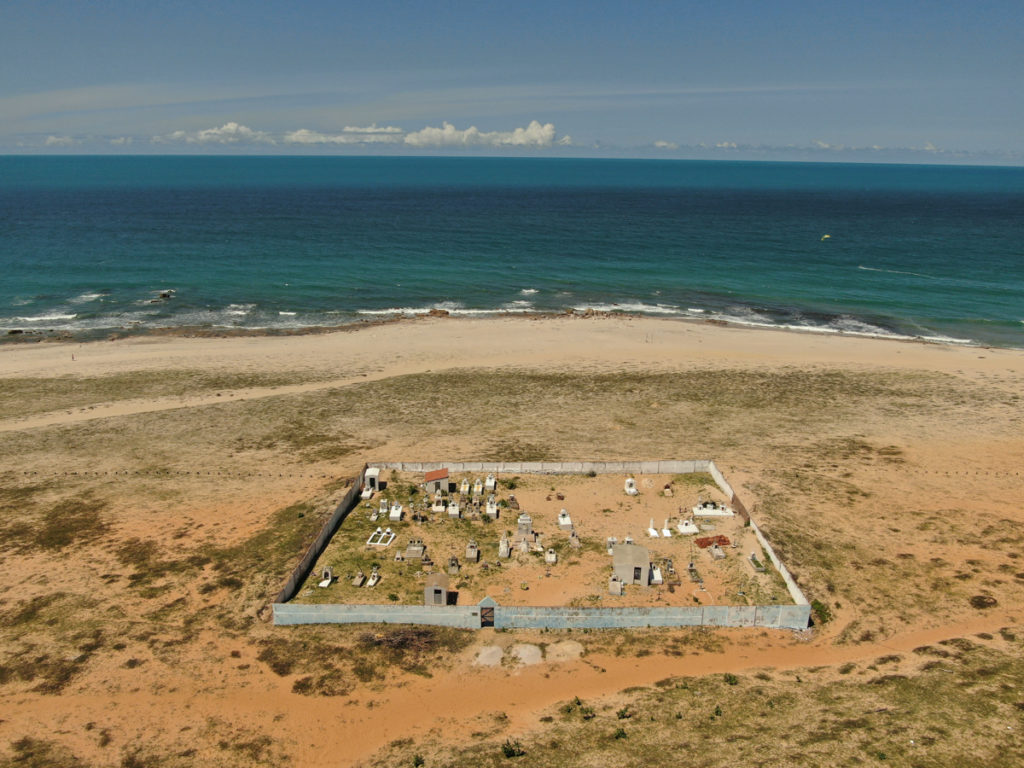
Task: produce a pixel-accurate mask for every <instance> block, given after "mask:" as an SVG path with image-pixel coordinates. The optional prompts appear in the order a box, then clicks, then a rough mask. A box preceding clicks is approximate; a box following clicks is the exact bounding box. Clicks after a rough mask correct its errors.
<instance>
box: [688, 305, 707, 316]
mask: <svg viewBox="0 0 1024 768" xmlns="http://www.w3.org/2000/svg"><path fill="white" fill-rule="evenodd" d="M686 311H687V312H693V314H695V315H703V314H704V313H705V312H707V310H706V309H697V308H696V307H687V308H686Z"/></svg>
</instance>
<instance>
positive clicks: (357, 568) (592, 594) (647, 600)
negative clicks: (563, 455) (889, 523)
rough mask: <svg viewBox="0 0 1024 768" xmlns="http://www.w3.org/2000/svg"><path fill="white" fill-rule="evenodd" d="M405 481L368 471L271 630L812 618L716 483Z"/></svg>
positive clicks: (516, 474)
mask: <svg viewBox="0 0 1024 768" xmlns="http://www.w3.org/2000/svg"><path fill="white" fill-rule="evenodd" d="M660 464H663V465H669V466H666V467H665V468H673V467H672V466H671V465H673V464H683V463H681V462H675V463H672V462H661V463H660ZM686 464H690V465H695V467H694V468H695V469H699V468H700V466H696V465H699V463H697V462H688V463H686ZM705 464H707V465H710V467H709V468H712V469H713V470H714V472H715V473H717V468H713V465H712V464H711V463H710V462H705ZM424 466H430V467H431V468H430V469H425V470H424V469H422V468H421V467H424ZM407 467H408V465H374V466H371V467H367V469H366V470H364V473H363V474H362V475H361V483H360V485H359V487H358V488H356V489H354V490H355V491H357V493H354V494H353V499H352V503H353V504H354V506H352V508H351V509H350V511H348V512H347V514H346V515H345V516H344V517H343V519H342V522H341V523H340V524H339V525H338V527H337V530H336V531H335V532H334V533H333V536H331V537H330V538H329V540H328V541H327V542H326V546H324V547H323V550H322V552H320V553H319V557H317V558H316V560H315V563H314V565H313V567H312V568H311V569H309V572H308V573H305V574H302V576H301V579H297V580H296V582H295V587H294V595H293V596H290V600H289V596H284V597H283V599H281V598H279V600H278V601H277V603H276V604H275V606H274V607H275V620H278V619H280V620H278V623H302V620H301V619H299V618H296V617H299V616H300V615H301V612H302V609H301V608H300V606H310V609H311V610H312V607H313V606H324V607H325V608H326V607H328V606H346V607H350V609H351V610H356V611H357V614H358V615H359V616H363V617H365V616H371V615H373V612H374V610H375V609H374V606H377V607H379V609H380V613H381V616H382V618H381V619H380V620H382V621H391V620H398V621H400V620H401V619H395V618H394V616H396V615H400V612H399V614H396V613H395V611H396V610H397V609H398V607H400V606H407V607H408V609H407V612H408V611H411V612H412V613H409V614H408V615H409V616H413V614H415V617H420V616H427V617H428V618H427V619H416V618H415V617H414V618H412V619H408V620H409V621H417V620H423V621H424V622H425V623H430V619H429V617H431V616H437V617H440V616H441V613H438V612H437V611H436V609H438V608H443V609H447V610H452V609H453V607H462V608H463V609H466V608H469V607H472V608H473V611H474V612H473V616H474V617H475V616H477V613H478V610H483V611H484V612H488V611H489V612H490V613H489V615H490V616H492V617H493V615H494V613H493V612H494V607H486V608H479V606H481V605H485V606H492V605H493V606H501V607H502V608H501V609H499V610H502V609H505V608H506V607H507V609H508V610H512V609H513V608H514V609H515V610H517V611H520V612H522V611H535V610H536V611H546V612H548V613H550V612H551V611H554V610H557V609H559V608H562V609H567V610H577V609H617V610H620V611H623V610H629V611H632V612H633V615H634V616H643V615H647V614H644V613H643V611H645V610H647V609H651V610H652V611H654V612H655V613H657V612H661V614H664V615H665V616H669V615H673V616H675V615H677V614H678V615H680V616H682V615H685V616H694V615H697V614H694V613H693V611H694V609H701V608H708V609H711V608H713V607H719V608H730V609H731V608H733V607H735V608H737V609H738V608H742V607H749V608H750V611H748V613H749V614H750V617H751V619H750V621H740V622H739V623H750V624H752V623H763V624H764V625H765V626H770V625H777V624H772V623H771V622H770V621H768V620H765V621H764V622H759V621H755V620H754V618H753V617H754V615H755V614H754V607H756V606H760V607H768V606H780V607H781V606H789V607H792V608H798V607H799V608H801V609H802V607H803V606H801V605H800V602H801V600H802V597H803V596H802V595H801V594H800V593H799V589H798V588H796V585H795V583H793V582H792V579H791V578H789V577H788V574H786V573H785V569H784V567H782V566H781V564H780V563H778V560H777V558H776V557H775V556H774V553H773V552H771V551H770V547H768V545H767V541H766V540H765V539H764V537H763V535H762V534H761V533H760V531H759V530H758V529H757V526H756V524H753V523H752V522H751V521H750V518H749V515H748V514H747V512H746V510H745V508H743V507H742V504H741V502H739V500H738V499H736V497H735V496H734V495H733V494H731V488H729V486H728V485H727V484H725V483H724V479H722V483H719V482H718V481H717V480H716V478H715V477H713V476H712V474H711V473H709V472H702V471H689V472H653V473H642V472H628V471H625V472H623V471H618V472H601V473H598V472H596V471H593V470H591V471H586V472H583V471H581V472H558V473H554V472H550V471H549V472H536V471H534V472H530V471H524V470H529V469H530V468H529V467H525V466H523V465H520V466H519V467H514V468H513V471H508V472H494V471H482V470H478V469H473V470H468V471H467V470H465V469H462V468H460V467H459V465H457V464H453V465H451V466H439V465H412V467H413V468H407ZM659 468H660V467H659ZM676 468H677V467H676ZM719 477H721V476H720V474H719ZM722 485H725V488H724V489H723V487H722ZM733 504H736V506H737V507H738V508H737V509H734V508H733V506H732V505H733ZM766 547H767V549H766ZM780 569H781V570H780ZM367 574H369V576H367ZM794 590H795V592H794ZM286 602H287V604H286V605H284V604H285V603H286ZM805 602H806V601H804V603H805ZM414 607H415V608H414ZM285 609H288V610H285ZM424 609H429V610H427V611H426V613H424ZM669 609H672V610H669ZM678 609H686V611H684V612H683V613H680V612H679V610H678ZM665 610H668V613H665ZM758 610H760V609H758ZM431 611H434V613H431ZM637 612H640V613H637ZM307 613H308V615H310V616H314V615H319V616H325V615H326V614H324V613H323V612H322V611H321V612H319V613H318V612H317V611H312V613H309V612H307ZM442 613H443V611H442ZM598 613H602V614H603V613H606V611H598ZM698 613H699V611H698ZM804 613H805V612H804V611H797V614H799V615H800V616H802V615H804ZM278 614H280V616H278ZM385 614H387V615H388V616H390V617H391V618H384V615H385ZM612 614H614V610H613V611H612ZM353 615H356V614H353ZM552 615H553V614H552ZM709 615H711V614H709ZM716 615H717V614H716ZM721 615H722V616H725V615H726V614H721ZM734 615H735V616H739V615H740V613H735V612H734ZM742 615H746V613H743V614H742ZM772 615H773V616H775V615H779V614H778V612H775V613H772ZM787 615H789V614H787ZM794 615H796V614H794ZM289 617H290V618H289ZM311 620H324V621H326V620H327V619H324V618H320V619H316V618H313V619H311ZM349 620H354V619H349ZM475 620H476V619H473V621H475ZM531 620H539V621H544V622H546V621H548V620H547V619H536V617H533V619H531ZM666 621H667V620H666ZM793 621H794V620H793V619H792V618H789V619H787V620H785V621H784V622H783V624H787V625H788V624H792V623H793ZM799 622H800V619H799V618H798V619H796V623H799ZM441 623H446V622H445V621H441ZM654 623H660V622H657V621H655V622H654ZM667 623H669V624H671V623H672V622H671V621H667ZM677 623H679V622H677ZM682 623H723V624H724V623H732V622H730V621H727V620H725V619H723V620H721V621H712V622H708V621H697V622H691V621H683V622H682ZM484 625H485V626H486V622H485V623H484ZM541 625H542V626H559V623H558V621H557V620H555V621H554V622H553V623H542V624H541ZM569 625H570V626H571V625H573V624H572V623H570V624H569ZM633 625H637V624H636V623H635V622H634V624H633Z"/></svg>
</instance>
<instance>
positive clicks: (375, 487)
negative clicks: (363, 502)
mask: <svg viewBox="0 0 1024 768" xmlns="http://www.w3.org/2000/svg"><path fill="white" fill-rule="evenodd" d="M379 490H380V467H370V468H368V469H367V470H366V472H364V473H363V492H362V494H361V498H364V499H369V498H370V497H371V496H373V494H375V493H376V492H377V491H379Z"/></svg>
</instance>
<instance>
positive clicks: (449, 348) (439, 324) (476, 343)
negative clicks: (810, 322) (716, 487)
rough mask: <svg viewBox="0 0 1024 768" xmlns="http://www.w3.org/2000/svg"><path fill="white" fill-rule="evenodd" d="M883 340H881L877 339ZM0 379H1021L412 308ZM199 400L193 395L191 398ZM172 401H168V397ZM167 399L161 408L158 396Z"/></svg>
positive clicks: (925, 364)
mask: <svg viewBox="0 0 1024 768" xmlns="http://www.w3.org/2000/svg"><path fill="white" fill-rule="evenodd" d="M886 342H888V343H886ZM0 361H3V363H4V365H3V371H2V372H0V381H2V380H3V379H4V378H18V377H27V378H31V377H60V376H68V375H73V376H106V375H109V374H121V375H127V374H130V373H133V372H139V371H146V370H150V371H151V370H158V371H159V370H163V371H173V372H181V371H212V372H226V371H236V372H237V371H244V372H246V373H260V374H264V373H276V374H278V375H283V376H285V377H286V378H287V377H294V382H295V383H294V384H292V383H287V384H285V385H284V386H261V385H259V384H255V385H254V386H253V387H251V389H252V392H250V393H248V395H247V396H255V397H262V396H270V395H273V394H275V393H280V392H281V391H282V390H291V389H294V388H296V387H300V388H301V389H303V390H309V389H328V388H330V387H332V386H338V385H339V384H340V383H342V382H344V383H345V384H349V383H354V382H356V381H360V380H362V381H367V380H380V379H387V378H392V377H396V376H402V375H406V374H417V373H430V372H434V373H436V372H440V371H458V370H470V369H479V370H484V369H489V370H495V369H502V368H506V369H511V368H520V369H524V370H527V369H528V370H538V371H554V372H588V373H597V372H604V373H608V372H614V371H620V370H625V369H640V370H651V371H662V372H669V371H677V370H684V369H690V370H692V369H700V368H719V369H721V368H738V369H739V368H748V369H749V368H777V367H792V368H812V367H825V368H863V369H878V370H880V369H890V370H897V369H898V370H930V371H936V372H942V373H948V374H953V375H958V376H963V377H968V378H977V377H980V376H984V375H986V374H996V375H1002V374H1006V373H1011V374H1012V375H1024V350H1020V349H1014V348H1004V347H976V346H965V345H960V344H943V343H939V342H929V341H923V340H912V339H891V338H877V337H864V336H853V335H841V334H828V333H804V332H800V331H793V330H789V329H775V328H761V327H748V326H740V325H729V324H725V323H720V322H708V321H698V322H677V321H675V320H674V319H668V318H656V317H654V318H652V317H644V316H631V315H619V314H615V313H611V314H608V315H597V314H593V315H589V316H585V315H565V314H560V315H552V316H536V315H530V316H524V315H510V316H501V317H494V316H491V317H486V318H473V317H444V316H423V317H415V318H399V319H388V320H381V321H378V322H372V323H366V324H360V325H358V326H346V327H344V328H340V329H329V330H327V329H315V330H313V331H311V332H310V333H305V334H287V335H284V334H254V333H240V334H227V333H223V334H222V333H215V332H214V333H201V334H190V333H187V332H185V331H178V332H175V333H170V334H140V335H136V336H119V337H116V338H113V339H108V340H106V341H104V342H102V343H101V342H100V341H99V340H94V341H83V340H66V339H65V340H60V341H53V342H49V343H20V344H2V345H0ZM197 397H199V398H201V397H203V396H201V395H198V394H196V395H193V396H191V397H190V399H196V398H197ZM172 400H173V401H177V400H178V398H173V399H172ZM167 405H170V403H168V404H167Z"/></svg>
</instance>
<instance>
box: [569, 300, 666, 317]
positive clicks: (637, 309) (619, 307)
mask: <svg viewBox="0 0 1024 768" xmlns="http://www.w3.org/2000/svg"><path fill="white" fill-rule="evenodd" d="M573 309H574V310H575V311H576V312H586V311H587V310H588V309H589V310H593V311H594V312H628V313H632V314H644V315H680V314H682V312H681V311H680V309H679V307H672V306H668V305H667V304H645V303H643V302H621V303H616V304H580V305H577V306H574V307H573Z"/></svg>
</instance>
